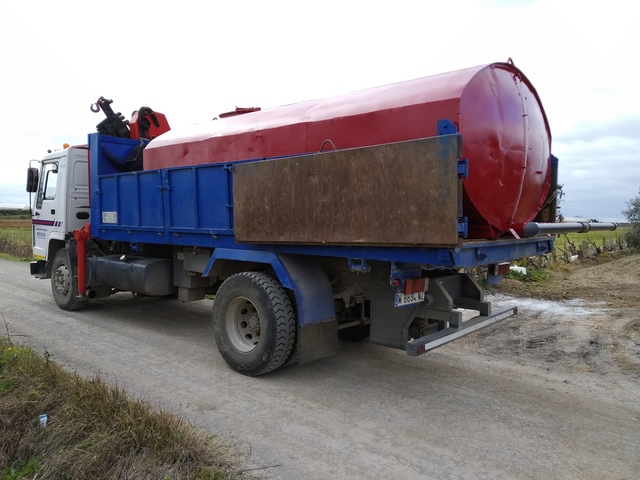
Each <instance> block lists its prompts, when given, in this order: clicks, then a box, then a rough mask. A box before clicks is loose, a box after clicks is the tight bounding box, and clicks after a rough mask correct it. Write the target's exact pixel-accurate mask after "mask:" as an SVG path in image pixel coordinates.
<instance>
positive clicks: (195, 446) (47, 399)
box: [0, 337, 242, 480]
mask: <svg viewBox="0 0 640 480" xmlns="http://www.w3.org/2000/svg"><path fill="white" fill-rule="evenodd" d="M42 413H46V414H47V415H48V419H49V421H48V423H47V425H46V426H45V427H42V426H40V422H39V419H38V416H39V414H42ZM237 458H238V457H237V456H236V454H234V453H233V451H232V450H231V448H230V447H229V446H228V445H227V444H225V443H224V442H222V441H220V440H219V439H217V438H216V437H214V436H212V435H210V434H207V433H203V432H201V431H198V430H195V429H194V428H193V427H192V426H191V425H190V424H188V423H187V422H185V421H184V420H183V419H181V418H179V417H176V416H174V415H172V414H170V413H167V412H162V411H156V410H154V409H153V408H152V407H151V406H149V405H148V404H146V403H143V402H140V401H135V400H132V399H130V398H129V397H128V396H127V395H126V394H125V392H124V391H123V390H122V389H120V388H114V387H111V386H109V385H107V384H106V383H105V382H103V381H102V380H100V379H99V378H93V379H89V380H87V379H84V378H82V377H80V376H78V375H73V374H70V373H67V372H66V371H64V370H63V369H62V368H61V367H59V366H58V365H57V364H56V363H55V362H53V361H51V359H50V358H49V355H48V354H45V356H44V357H43V356H40V355H37V354H36V353H35V352H33V350H31V349H29V348H26V347H23V346H19V345H16V344H12V343H10V342H9V341H8V340H7V339H6V338H2V337H0V480H13V479H19V478H39V479H61V478H69V479H77V480H81V479H95V480H100V479H112V478H141V479H147V478H154V479H155V478H158V479H177V478H185V479H202V480H205V479H209V480H221V479H225V478H239V477H240V476H241V475H242V472H239V471H238V470H237V467H236V466H235V462H236V461H237Z"/></svg>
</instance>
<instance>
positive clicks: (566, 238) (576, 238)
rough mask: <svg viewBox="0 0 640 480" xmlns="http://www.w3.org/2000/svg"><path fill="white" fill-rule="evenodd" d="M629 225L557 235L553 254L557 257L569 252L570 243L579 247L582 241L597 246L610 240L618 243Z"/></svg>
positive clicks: (628, 229) (608, 242) (599, 246)
mask: <svg viewBox="0 0 640 480" xmlns="http://www.w3.org/2000/svg"><path fill="white" fill-rule="evenodd" d="M630 229H631V228H630V227H618V229H617V230H614V231H605V232H589V233H567V234H564V235H559V236H558V237H556V239H555V254H556V257H557V258H559V259H560V258H562V257H563V256H568V255H569V254H570V249H571V244H573V245H574V246H575V248H579V247H580V245H581V244H582V242H589V243H590V244H592V245H593V246H595V247H597V248H601V247H602V246H603V245H605V246H608V245H609V244H610V242H613V243H614V244H618V243H619V242H620V241H621V240H623V239H624V236H625V234H626V233H627V232H628V231H630Z"/></svg>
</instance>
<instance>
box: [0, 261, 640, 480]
mask: <svg viewBox="0 0 640 480" xmlns="http://www.w3.org/2000/svg"><path fill="white" fill-rule="evenodd" d="M211 307H212V303H211V302H210V301H206V300H204V301H200V302H192V303H181V302H179V301H178V300H164V299H152V298H134V297H132V296H131V295H130V294H124V293H122V294H118V295H115V296H113V297H111V298H108V299H103V300H97V301H93V302H92V303H90V305H89V306H88V307H87V309H85V310H82V311H80V312H64V311H62V310H59V309H58V308H57V307H56V305H55V303H54V301H53V298H52V297H51V291H50V285H49V281H48V280H47V281H44V280H37V279H35V278H32V277H31V276H30V275H29V266H28V264H25V263H16V262H9V261H4V260H0V313H1V314H2V316H3V317H4V322H6V324H7V328H8V331H9V332H10V334H11V336H12V340H13V341H18V342H21V343H24V344H27V345H31V346H33V347H35V348H36V349H37V350H38V351H40V352H43V351H44V350H45V349H46V351H47V352H49V353H50V354H51V355H52V356H53V358H54V359H55V360H56V361H58V362H59V363H60V364H62V365H64V366H66V367H67V368H68V369H70V370H74V371H77V372H79V373H81V374H83V375H95V374H99V375H101V376H102V377H103V378H105V379H106V380H109V381H112V382H117V383H118V384H119V385H120V386H123V387H124V388H126V389H127V390H128V391H129V392H130V393H131V394H132V396H134V397H137V398H142V399H144V400H146V401H149V402H150V403H152V404H154V405H157V406H159V407H160V408H162V409H165V410H166V409H169V410H173V411H176V412H181V413H182V414H184V415H185V416H186V417H187V418H189V419H190V420H191V421H192V422H193V423H195V424H196V425H198V426H200V427H203V428H206V429H209V430H211V431H212V432H214V433H216V434H220V435H226V436H228V438H229V440H230V441H232V442H233V443H234V444H235V445H236V447H237V449H238V450H239V451H240V452H242V453H244V454H248V455H249V458H250V462H251V463H250V466H252V467H270V468H264V469H263V470H258V471H257V472H260V473H261V474H262V475H263V476H265V477H267V478H280V479H292V480H293V479H295V480H299V479H327V478H332V479H341V478H345V479H382V478H385V479H386V478H393V479H412V478H438V479H467V478H487V479H496V478H519V479H520V478H536V479H538V478H553V479H557V478H580V479H585V478H586V479H591V478H592V479H603V478H612V479H632V478H640V396H639V392H640V389H639V387H638V384H639V380H638V377H637V376H634V375H624V374H622V373H620V374H616V373H615V372H613V371H611V370H608V371H607V374H606V375H597V373H596V374H594V372H580V371H570V370H563V371H562V372H558V371H557V370H556V371H549V369H548V368H547V369H545V368H543V366H541V365H540V364H539V363H538V362H531V363H530V362H528V361H527V358H526V356H521V355H513V354H511V353H507V352H508V351H505V353H504V354H495V352H493V353H492V352H489V351H487V350H488V349H487V347H486V345H487V342H488V340H487V338H488V336H487V334H484V335H483V337H481V338H482V339H483V341H481V342H479V343H477V342H475V341H473V340H466V339H464V340H461V341H459V342H456V343H453V344H451V345H448V346H445V347H443V348H441V349H439V350H437V351H435V352H433V353H431V354H428V355H424V356H422V357H418V358H411V357H408V356H406V355H405V354H404V353H403V352H401V351H396V350H392V349H387V348H384V347H379V346H375V345H371V344H368V343H366V342H365V343H359V344H348V343H341V344H340V346H339V349H338V352H337V354H336V355H333V356H332V357H329V358H327V359H324V360H320V361H317V362H315V363H313V364H310V365H306V366H303V367H299V366H294V367H289V368H284V369H280V370H278V371H276V372H273V373H271V374H268V375H266V376H262V377H257V378H249V377H244V376H242V375H239V374H236V373H234V372H232V371H231V370H230V369H229V368H228V367H227V366H226V364H225V363H224V361H223V360H222V358H221V357H220V355H219V354H218V352H217V350H216V347H215V341H214V338H213V333H212V328H211V322H210V315H211ZM540 315H553V313H552V312H551V313H549V312H547V313H540V312H537V313H536V312H534V313H531V312H529V313H528V311H527V310H526V309H525V311H524V312H523V314H521V315H519V316H518V317H516V318H515V319H512V320H507V321H506V323H503V324H501V325H498V326H496V327H493V329H494V330H495V331H496V332H500V331H504V329H505V328H509V327H510V326H513V325H516V324H519V322H520V323H521V322H526V321H527V318H528V317H531V318H533V317H535V318H537V319H539V317H540ZM562 315H563V316H566V315H570V313H569V314H567V313H566V312H563V313H562ZM513 322H516V323H513ZM0 327H1V328H2V330H3V333H4V334H6V331H5V326H4V325H2V324H0ZM501 338H502V337H501V336H500V335H498V336H497V339H498V341H501ZM523 348H524V347H523Z"/></svg>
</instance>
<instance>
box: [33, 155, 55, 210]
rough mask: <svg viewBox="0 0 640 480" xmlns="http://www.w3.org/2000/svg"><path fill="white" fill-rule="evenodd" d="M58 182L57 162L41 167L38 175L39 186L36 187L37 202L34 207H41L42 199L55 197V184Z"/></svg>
mask: <svg viewBox="0 0 640 480" xmlns="http://www.w3.org/2000/svg"><path fill="white" fill-rule="evenodd" d="M57 183H58V164H57V163H49V164H45V165H44V166H43V167H42V176H41V177H40V188H39V189H38V202H37V204H36V208H38V209H40V208H42V202H43V201H44V200H54V199H55V198H56V185H57Z"/></svg>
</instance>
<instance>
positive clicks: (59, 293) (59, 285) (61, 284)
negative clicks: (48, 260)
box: [51, 248, 88, 311]
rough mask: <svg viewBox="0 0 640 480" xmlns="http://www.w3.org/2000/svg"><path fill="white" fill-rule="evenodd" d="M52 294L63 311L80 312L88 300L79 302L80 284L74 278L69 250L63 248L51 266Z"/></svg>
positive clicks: (57, 253)
mask: <svg viewBox="0 0 640 480" xmlns="http://www.w3.org/2000/svg"><path fill="white" fill-rule="evenodd" d="M51 292H52V293H53V299H54V300H55V301H56V304H57V305H58V307H60V308H61V309H62V310H69V311H72V310H80V309H81V308H84V307H85V306H86V305H87V303H88V300H78V299H77V298H76V297H77V296H78V282H77V281H75V279H74V278H73V273H72V271H71V267H70V265H69V260H68V258H67V250H66V249H65V248H61V249H60V250H58V251H57V252H56V254H55V256H54V257H53V263H52V264H51Z"/></svg>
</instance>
